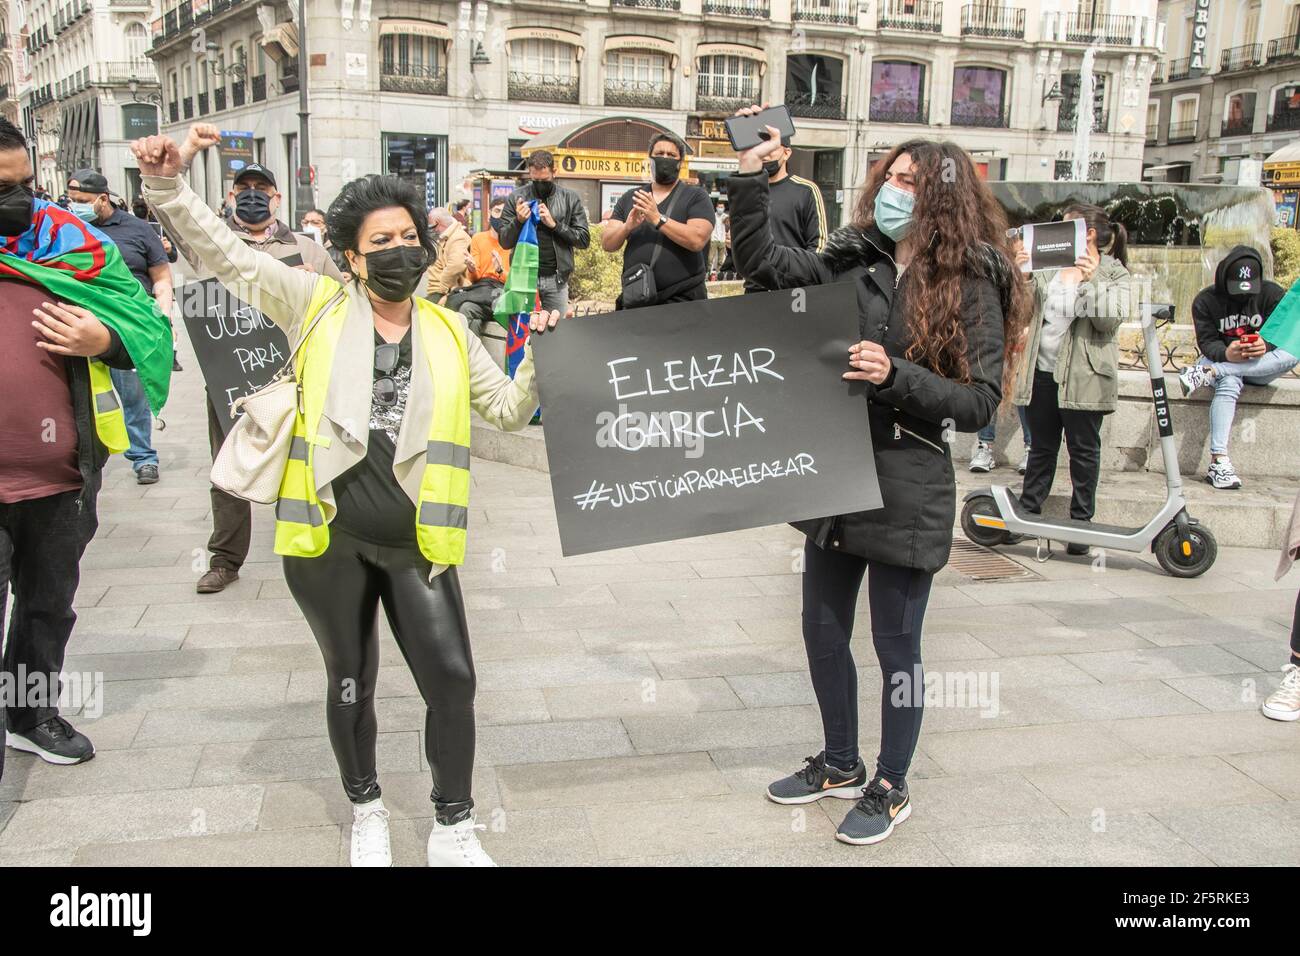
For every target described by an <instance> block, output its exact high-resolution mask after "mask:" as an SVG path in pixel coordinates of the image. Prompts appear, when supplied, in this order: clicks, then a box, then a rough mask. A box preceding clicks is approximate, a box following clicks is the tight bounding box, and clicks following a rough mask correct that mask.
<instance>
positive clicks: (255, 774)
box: [194, 728, 420, 786]
mask: <svg viewBox="0 0 1300 956" xmlns="http://www.w3.org/2000/svg"><path fill="white" fill-rule="evenodd" d="M322 729H323V728H322ZM375 754H376V756H375V762H376V766H377V767H378V769H379V771H380V772H381V773H383V772H385V771H394V772H397V773H411V772H414V771H416V770H418V769H419V768H420V742H419V736H418V735H417V734H415V733H411V732H396V733H383V732H381V733H380V734H379V735H378V738H377V741H376V747H375ZM337 775H338V764H337V763H336V762H335V760H334V751H333V749H332V748H331V747H330V743H329V739H328V738H327V737H296V738H292V739H287V740H255V741H249V742H240V743H229V744H208V745H207V746H205V747H204V748H203V754H202V756H201V757H200V758H199V765H198V769H197V770H196V771H195V773H194V782H195V784H196V785H198V786H214V785H219V784H237V783H269V782H271V781H277V780H301V779H306V778H311V777H334V778H337Z"/></svg>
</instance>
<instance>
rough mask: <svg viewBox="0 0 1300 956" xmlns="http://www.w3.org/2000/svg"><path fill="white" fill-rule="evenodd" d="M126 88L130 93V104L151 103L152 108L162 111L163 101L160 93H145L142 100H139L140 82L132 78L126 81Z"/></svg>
mask: <svg viewBox="0 0 1300 956" xmlns="http://www.w3.org/2000/svg"><path fill="white" fill-rule="evenodd" d="M126 87H127V89H128V90H130V92H131V102H132V103H152V104H153V105H154V106H156V107H158V108H159V109H162V102H163V101H162V94H161V93H146V94H144V99H141V98H140V93H139V90H140V81H139V80H138V79H137V78H136V77H134V76H132V77H131V79H130V80H128V81H127V84H126Z"/></svg>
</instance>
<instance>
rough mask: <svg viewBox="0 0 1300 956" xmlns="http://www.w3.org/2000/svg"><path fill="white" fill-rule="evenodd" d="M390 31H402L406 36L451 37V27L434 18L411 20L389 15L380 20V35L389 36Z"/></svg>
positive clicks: (440, 38)
mask: <svg viewBox="0 0 1300 956" xmlns="http://www.w3.org/2000/svg"><path fill="white" fill-rule="evenodd" d="M390 33H400V34H403V35H405V36H413V37H436V38H437V39H439V40H450V39H451V27H449V26H447V24H445V23H435V22H434V21H432V20H411V19H403V18H401V17H387V18H385V19H383V20H380V21H379V35H380V36H381V37H383V36H388V35H389V34H390Z"/></svg>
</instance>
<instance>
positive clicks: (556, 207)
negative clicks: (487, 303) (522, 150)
mask: <svg viewBox="0 0 1300 956" xmlns="http://www.w3.org/2000/svg"><path fill="white" fill-rule="evenodd" d="M525 165H526V167H527V169H528V182H527V183H525V184H524V185H522V186H520V187H519V188H518V189H516V190H515V191H514V192H512V193H511V194H510V196H509V198H507V199H506V210H507V212H506V215H504V216H503V217H502V222H501V234H500V235H499V236H498V237H497V240H498V241H499V242H500V243H501V247H502V248H503V249H513V248H514V247H515V243H516V242H518V241H519V229H520V227H521V226H522V225H523V224H524V223H525V222H527V221H528V216H529V207H528V203H529V200H533V199H536V200H537V203H538V206H537V214H538V216H539V217H540V218H541V222H540V223H539V224H538V226H537V293H538V295H540V296H541V298H542V308H543V309H546V310H547V311H548V312H549V311H555V310H558V311H559V313H560V315H566V314H568V311H569V276H570V275H571V274H572V273H573V250H574V249H586V248H587V246H589V245H590V244H591V229H590V227H589V226H588V225H587V211H586V210H585V209H583V208H582V200H581V199H580V198H579V197H578V194H577V193H575V192H574V191H573V190H572V189H565V188H564V187H563V186H561V185H560V184H559V183H557V182H556V181H555V157H554V156H552V155H551V154H550V152H548V151H547V150H544V149H539V150H537V151H535V152H533V153H531V154H530V155H529V157H528V161H527V163H526V164H525ZM511 211H513V212H514V215H510V212H511Z"/></svg>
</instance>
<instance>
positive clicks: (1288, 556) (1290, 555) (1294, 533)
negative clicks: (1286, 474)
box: [1275, 494, 1300, 581]
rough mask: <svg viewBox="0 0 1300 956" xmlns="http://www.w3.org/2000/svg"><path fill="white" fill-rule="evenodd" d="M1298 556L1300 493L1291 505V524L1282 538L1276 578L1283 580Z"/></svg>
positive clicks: (1299, 543) (1299, 545)
mask: <svg viewBox="0 0 1300 956" xmlns="http://www.w3.org/2000/svg"><path fill="white" fill-rule="evenodd" d="M1297 558H1300V494H1297V495H1296V496H1295V504H1294V505H1292V506H1291V524H1290V525H1289V526H1288V527H1287V529H1286V537H1284V538H1283V539H1282V554H1281V556H1280V557H1279V558H1278V561H1277V575H1276V578H1275V580H1278V581H1280V580H1282V575H1284V574H1286V573H1287V572H1288V571H1290V570H1291V565H1292V564H1294V563H1295V561H1296V559H1297Z"/></svg>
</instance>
